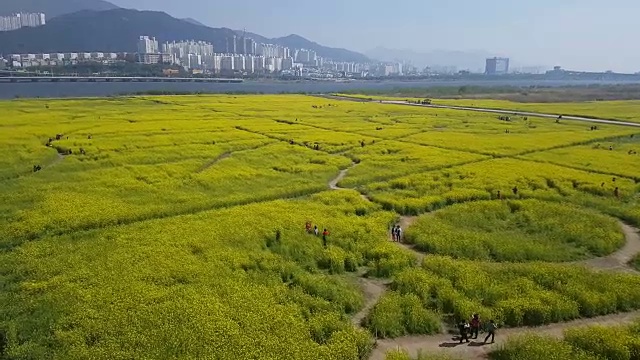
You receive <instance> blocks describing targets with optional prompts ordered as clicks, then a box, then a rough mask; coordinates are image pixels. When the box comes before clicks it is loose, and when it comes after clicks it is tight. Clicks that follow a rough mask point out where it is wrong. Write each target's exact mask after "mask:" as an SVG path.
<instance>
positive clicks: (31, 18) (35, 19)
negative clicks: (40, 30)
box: [0, 13, 46, 31]
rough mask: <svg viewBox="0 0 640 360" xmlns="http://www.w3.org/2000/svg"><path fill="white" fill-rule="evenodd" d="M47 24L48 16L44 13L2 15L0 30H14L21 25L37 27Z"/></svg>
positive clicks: (0, 17)
mask: <svg viewBox="0 0 640 360" xmlns="http://www.w3.org/2000/svg"><path fill="white" fill-rule="evenodd" d="M45 24H46V16H45V14H43V13H19V14H13V15H9V16H0V31H12V30H17V29H20V28H21V27H36V26H42V25H45Z"/></svg>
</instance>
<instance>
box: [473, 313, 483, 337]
mask: <svg viewBox="0 0 640 360" xmlns="http://www.w3.org/2000/svg"><path fill="white" fill-rule="evenodd" d="M480 325H481V324H480V315H478V314H473V317H472V318H471V335H472V336H473V337H472V339H477V338H478V334H479V333H480Z"/></svg>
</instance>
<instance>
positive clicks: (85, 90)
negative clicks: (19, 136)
mask: <svg viewBox="0 0 640 360" xmlns="http://www.w3.org/2000/svg"><path fill="white" fill-rule="evenodd" d="M632 83H640V81H638V82H623V83H620V82H608V81H566V80H505V81H502V80H468V81H464V80H454V81H444V80H433V81H427V80H422V81H352V82H328V81H327V82H324V81H290V82H286V81H246V82H244V83H240V84H216V83H213V84H209V83H88V82H87V83H84V82H80V83H65V82H58V83H48V82H43V83H0V99H13V98H16V97H21V98H36V97H43V98H52V97H86V96H89V97H97V96H112V95H120V94H130V93H136V92H141V91H180V92H207V93H226V92H249V93H265V94H279V93H300V92H306V93H328V92H340V91H345V90H359V89H369V90H390V89H394V88H429V87H442V86H451V87H460V86H465V85H467V86H518V87H521V86H522V87H524V86H551V87H557V86H581V85H592V84H600V85H611V84H632Z"/></svg>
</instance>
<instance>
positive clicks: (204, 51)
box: [162, 41, 214, 70]
mask: <svg viewBox="0 0 640 360" xmlns="http://www.w3.org/2000/svg"><path fill="white" fill-rule="evenodd" d="M162 52H163V53H165V54H169V56H170V57H171V62H172V63H174V64H179V65H182V66H186V67H188V68H191V69H203V70H204V69H213V67H214V65H213V45H212V44H210V43H208V42H204V41H180V42H175V41H174V42H170V43H169V42H167V43H164V44H162ZM193 55H196V56H199V57H200V63H199V64H198V66H197V67H194V66H192V64H194V61H193V59H194V57H193Z"/></svg>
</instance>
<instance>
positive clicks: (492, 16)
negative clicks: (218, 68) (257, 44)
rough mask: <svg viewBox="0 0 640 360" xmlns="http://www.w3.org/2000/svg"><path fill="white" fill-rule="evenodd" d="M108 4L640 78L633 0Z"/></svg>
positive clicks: (139, 0) (328, 40)
mask: <svg viewBox="0 0 640 360" xmlns="http://www.w3.org/2000/svg"><path fill="white" fill-rule="evenodd" d="M111 1H112V2H113V3H115V4H116V5H119V6H122V7H130V8H138V9H151V10H162V11H166V12H168V13H169V14H171V15H173V16H176V17H192V18H194V19H196V20H198V21H201V22H203V23H204V24H206V25H209V26H213V27H229V28H234V29H242V28H246V29H247V30H248V31H251V32H256V33H259V34H261V35H265V36H269V37H276V36H283V35H288V34H290V33H296V34H299V35H302V36H304V37H307V38H308V39H310V40H313V41H316V42H319V43H321V44H323V45H328V46H336V47H345V48H348V49H351V50H356V51H362V52H364V51H366V50H369V49H372V48H375V47H377V46H384V47H389V48H398V49H411V50H415V51H429V50H440V49H443V50H463V51H466V50H485V51H489V52H491V53H495V54H496V55H504V56H510V57H511V58H512V59H513V60H514V61H515V62H517V63H519V64H526V65H542V64H544V65H556V64H557V65H562V66H563V67H564V68H571V69H578V70H608V69H610V70H615V71H626V72H636V71H640V20H639V17H640V1H638V0H608V1H603V0H599V1H596V0H536V1H526V2H525V1H522V0H485V1H481V0H449V1H446V0H439V1H432V0H403V1H389V0H384V1H383V0H322V1H313V2H311V1H306V0H297V1H293V0H274V1H265V0H241V1H233V0H226V1H225V0H180V1H175V0H111ZM481 66H482V65H479V67H481Z"/></svg>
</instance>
